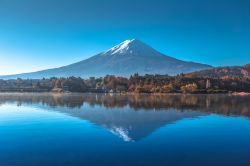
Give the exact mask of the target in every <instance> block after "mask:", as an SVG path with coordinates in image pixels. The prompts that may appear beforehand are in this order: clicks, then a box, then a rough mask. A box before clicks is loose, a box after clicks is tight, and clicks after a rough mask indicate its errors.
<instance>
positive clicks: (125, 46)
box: [104, 39, 136, 55]
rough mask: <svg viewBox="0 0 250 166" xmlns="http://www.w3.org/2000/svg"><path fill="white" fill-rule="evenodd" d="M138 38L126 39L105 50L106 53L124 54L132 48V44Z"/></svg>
mask: <svg viewBox="0 0 250 166" xmlns="http://www.w3.org/2000/svg"><path fill="white" fill-rule="evenodd" d="M135 41H136V40H135V39H131V40H125V41H124V42H122V43H120V44H118V45H116V46H114V47H112V48H111V49H109V50H108V51H106V52H104V54H111V55H114V54H117V53H119V54H124V53H127V51H128V50H129V48H130V45H131V44H132V43H133V42H135Z"/></svg>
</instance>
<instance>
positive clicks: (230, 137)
mask: <svg viewBox="0 0 250 166" xmlns="http://www.w3.org/2000/svg"><path fill="white" fill-rule="evenodd" d="M249 117H250V96H234V95H119V94H113V95H112V94H58V95H56V94H49V93H48V94H46V93H40V94H38V93H33V94H32V93H30V94H29V93H23V94H18V93H2V94H0V165H1V166H45V165H46V166H57V165H58V166H83V165H86V166H111V165H113V166H140V165H141V166H155V165H157V166H166V165H169V166H189V165H192V166H201V165H202V166H204V165H210V166H211V165H214V166H215V165H220V166H224V165H225V166H238V165H240V166H249V165H250V158H249V154H250V119H249Z"/></svg>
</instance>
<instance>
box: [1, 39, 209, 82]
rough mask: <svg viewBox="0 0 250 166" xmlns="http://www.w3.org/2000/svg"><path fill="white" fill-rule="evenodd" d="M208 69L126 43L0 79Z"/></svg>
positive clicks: (95, 75)
mask: <svg viewBox="0 0 250 166" xmlns="http://www.w3.org/2000/svg"><path fill="white" fill-rule="evenodd" d="M209 68H211V66H209V65H205V64H200V63H194V62H186V61H182V60H178V59H175V58H173V57H170V56H166V55H164V54H162V53H160V52H158V51H156V50H155V49H153V48H152V47H150V46H148V45H147V44H144V43H143V42H141V41H139V40H136V39H132V40H126V41H124V42H122V43H120V44H118V45H117V46H114V47H112V48H111V49H109V50H107V51H104V52H102V53H100V54H97V55H95V56H93V57H90V58H89V59H86V60H83V61H80V62H77V63H74V64H71V65H68V66H63V67H60V68H54V69H48V70H42V71H38V72H32V73H23V74H17V75H8V76H2V77H0V78H3V79H15V78H32V79H36V78H37V79H38V78H49V77H70V76H76V77H82V78H88V77H91V76H94V77H101V76H105V75H116V76H124V77H128V76H130V75H133V74H134V73H138V74H140V75H144V74H168V75H176V74H180V73H189V72H194V71H199V70H203V69H209Z"/></svg>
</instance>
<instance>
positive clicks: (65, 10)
mask: <svg viewBox="0 0 250 166" xmlns="http://www.w3.org/2000/svg"><path fill="white" fill-rule="evenodd" d="M131 38H136V39H139V40H141V41H143V42H145V43H147V44H149V45H151V46H152V47H154V48H155V49H157V50H158V51H160V52H162V53H164V54H166V55H169V56H172V57H175V58H179V59H182V60H187V61H195V62H200V63H206V64H210V65H214V66H220V65H223V66H225V65H227V66H228V65H243V64H246V63H250V1H249V0H202V1H201V0H126V1H125V0H22V1H20V0H0V75H5V74H14V73H22V72H31V71H37V70H41V69H47V68H53V67H59V66H63V65H67V64H70V63H73V62H77V61H80V60H83V59H86V58H88V57H90V56H92V55H95V54H97V53H99V52H101V51H104V50H106V49H108V48H110V47H112V46H114V45H116V44H118V43H120V42H122V41H123V40H126V39H131Z"/></svg>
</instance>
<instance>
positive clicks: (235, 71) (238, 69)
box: [187, 64, 250, 78]
mask: <svg viewBox="0 0 250 166" xmlns="http://www.w3.org/2000/svg"><path fill="white" fill-rule="evenodd" d="M187 75H192V76H195V77H210V78H227V77H244V78H250V64H247V65H244V66H231V67H217V68H211V69H207V70H202V71H197V72H193V73H190V74H187Z"/></svg>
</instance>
